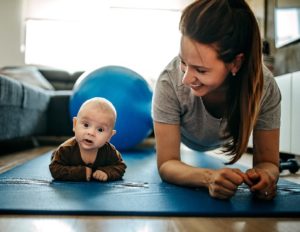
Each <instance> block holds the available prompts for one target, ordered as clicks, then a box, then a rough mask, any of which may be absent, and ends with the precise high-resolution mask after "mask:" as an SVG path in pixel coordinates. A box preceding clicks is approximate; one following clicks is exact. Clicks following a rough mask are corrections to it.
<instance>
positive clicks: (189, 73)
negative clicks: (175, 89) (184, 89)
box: [182, 66, 195, 85]
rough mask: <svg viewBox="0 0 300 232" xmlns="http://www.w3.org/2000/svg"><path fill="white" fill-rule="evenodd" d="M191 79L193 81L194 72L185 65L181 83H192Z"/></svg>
mask: <svg viewBox="0 0 300 232" xmlns="http://www.w3.org/2000/svg"><path fill="white" fill-rule="evenodd" d="M193 81H195V77H194V74H193V72H192V70H191V68H189V67H188V66H187V67H186V69H185V72H184V75H183V78H182V84H184V85H190V84H191V83H193Z"/></svg>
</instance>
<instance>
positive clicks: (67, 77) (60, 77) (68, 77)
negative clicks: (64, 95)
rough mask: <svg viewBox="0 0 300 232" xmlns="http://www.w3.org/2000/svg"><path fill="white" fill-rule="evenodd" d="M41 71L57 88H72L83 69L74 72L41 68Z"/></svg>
mask: <svg viewBox="0 0 300 232" xmlns="http://www.w3.org/2000/svg"><path fill="white" fill-rule="evenodd" d="M39 71H40V73H41V74H42V75H43V76H44V77H45V78H46V79H47V80H48V81H49V82H50V83H51V84H52V85H53V87H54V88H55V90H71V89H73V86H74V84H75V82H76V80H77V79H78V77H79V76H80V75H81V74H82V73H83V71H77V72H74V73H73V74H71V73H69V72H67V71H65V70H60V69H54V68H39Z"/></svg>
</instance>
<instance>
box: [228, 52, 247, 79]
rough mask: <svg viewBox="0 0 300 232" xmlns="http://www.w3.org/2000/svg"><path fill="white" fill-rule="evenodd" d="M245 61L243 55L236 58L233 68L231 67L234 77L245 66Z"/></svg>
mask: <svg viewBox="0 0 300 232" xmlns="http://www.w3.org/2000/svg"><path fill="white" fill-rule="evenodd" d="M243 61H244V54H243V53H240V54H238V55H236V57H235V58H234V60H233V62H232V67H231V73H232V75H233V76H235V75H236V74H237V72H238V71H239V70H240V68H241V66H242V64H243Z"/></svg>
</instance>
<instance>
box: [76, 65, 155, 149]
mask: <svg viewBox="0 0 300 232" xmlns="http://www.w3.org/2000/svg"><path fill="white" fill-rule="evenodd" d="M152 94H153V92H152V89H151V87H150V86H149V84H148V83H147V81H146V80H145V79H144V78H143V77H142V76H141V75H139V74H138V73H136V72H134V71H132V70H131V69H128V68H125V67H122V66H105V67H101V68H98V69H96V70H94V71H91V72H85V73H83V74H82V75H81V76H80V77H79V78H78V80H77V81H76V83H75V85H74V88H73V94H72V96H71V99H70V113H71V117H72V118H73V117H74V116H76V115H77V113H78V111H79V108H80V106H81V105H82V103H83V102H85V101H86V100H88V99H90V98H93V97H103V98H106V99H107V100H109V101H111V102H112V104H113V105H114V106H115V108H116V111H117V121H116V125H115V130H116V131H117V133H116V134H115V135H114V136H113V137H112V139H111V141H110V142H111V143H112V144H114V145H115V147H116V148H117V149H119V150H128V149H130V148H133V147H134V146H136V145H137V144H139V143H141V142H142V141H143V140H144V139H145V138H146V137H147V136H149V135H150V133H151V132H152V130H153V125H152V118H151V101H152Z"/></svg>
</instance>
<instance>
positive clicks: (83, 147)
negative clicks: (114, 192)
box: [49, 97, 126, 181]
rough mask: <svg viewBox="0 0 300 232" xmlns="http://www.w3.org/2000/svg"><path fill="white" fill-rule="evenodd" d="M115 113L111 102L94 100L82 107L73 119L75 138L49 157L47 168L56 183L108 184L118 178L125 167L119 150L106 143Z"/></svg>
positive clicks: (112, 128)
mask: <svg viewBox="0 0 300 232" xmlns="http://www.w3.org/2000/svg"><path fill="white" fill-rule="evenodd" d="M116 117H117V113H116V110H115V108H114V106H113V105H112V103H111V102H109V101H108V100H106V99H104V98H99V97H95V98H92V99H89V100H87V101H86V102H84V103H83V104H82V106H81V107H80V109H79V112H78V114H77V117H74V118H73V131H74V133H75V136H74V137H73V138H70V139H68V140H67V141H65V142H64V143H63V144H61V145H60V146H59V147H58V148H57V149H56V150H55V151H54V152H53V154H52V158H51V163H50V165H49V168H50V172H51V175H52V177H53V178H54V179H56V180H70V181H84V180H86V181H90V180H91V179H92V178H93V179H95V180H98V181H110V180H117V179H121V178H122V176H123V175H124V173H125V169H126V165H125V163H124V161H123V159H122V157H121V154H120V153H119V151H117V150H116V148H115V147H114V146H113V145H112V144H110V143H109V141H110V139H111V137H112V136H113V135H114V134H115V133H116V131H115V130H114V126H115V122H116Z"/></svg>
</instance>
